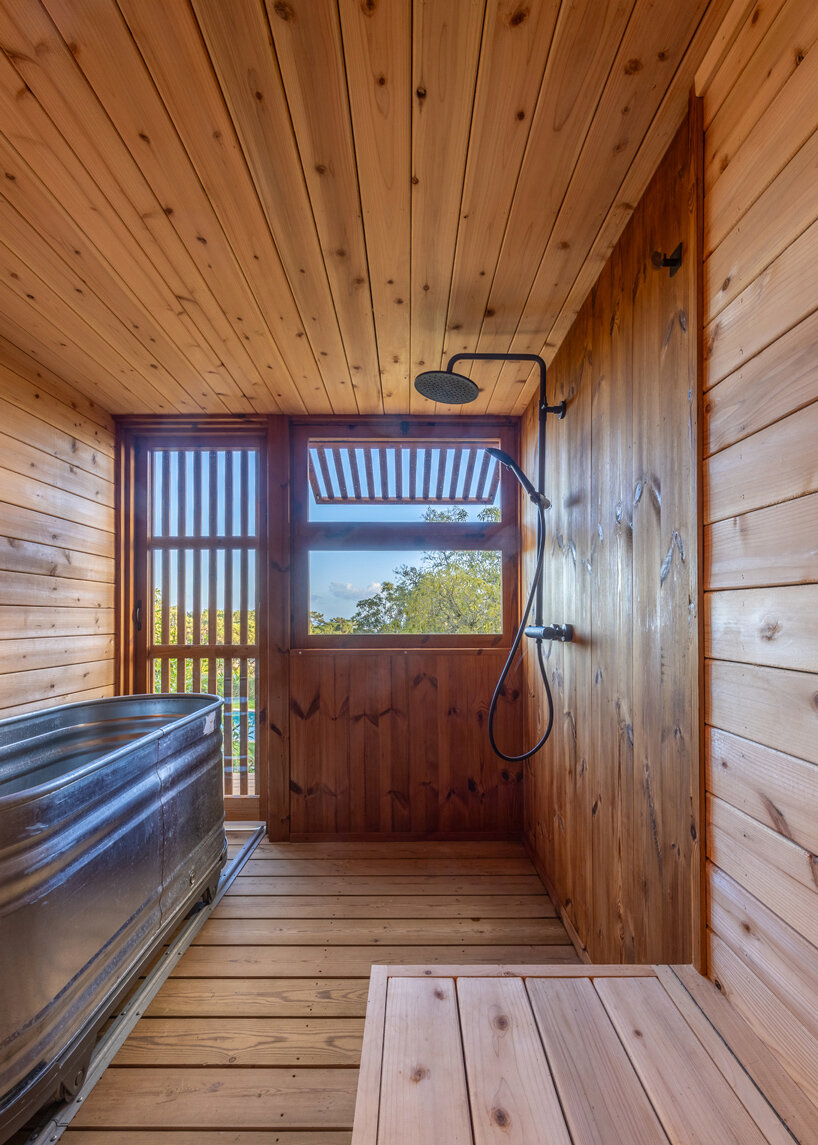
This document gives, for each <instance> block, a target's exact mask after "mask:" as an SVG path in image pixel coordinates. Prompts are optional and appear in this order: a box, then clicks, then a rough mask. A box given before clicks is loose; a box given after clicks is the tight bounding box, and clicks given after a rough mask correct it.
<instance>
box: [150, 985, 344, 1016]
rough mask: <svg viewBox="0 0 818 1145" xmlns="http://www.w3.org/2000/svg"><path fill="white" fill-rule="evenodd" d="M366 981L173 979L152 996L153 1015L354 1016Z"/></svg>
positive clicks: (151, 1012)
mask: <svg viewBox="0 0 818 1145" xmlns="http://www.w3.org/2000/svg"><path fill="white" fill-rule="evenodd" d="M366 995H367V983H366V980H365V979H360V978H320V979H319V978H269V979H266V980H265V979H260V978H218V977H217V978H179V979H169V980H168V981H167V982H166V983H165V985H164V986H163V987H162V990H161V992H160V993H159V994H157V996H156V997H155V998H154V1000H153V1002H151V1005H150V1007H149V1009H148V1010H147V1015H148V1017H154V1018H187V1017H206V1018H211V1019H219V1018H296V1017H315V1018H360V1017H363V1015H364V1013H365V1011H366Z"/></svg>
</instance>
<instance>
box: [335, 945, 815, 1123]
mask: <svg viewBox="0 0 818 1145" xmlns="http://www.w3.org/2000/svg"><path fill="white" fill-rule="evenodd" d="M725 1007H726V1008H727V1010H728V1011H729V1010H730V1009H731V1007H730V1005H729V1003H727V1002H726V1001H725V999H724V998H723V997H722V996H721V995H720V994H719V991H718V990H717V989H716V987H715V986H713V984H712V983H710V982H708V981H707V980H706V979H703V978H701V977H700V976H699V975H697V974H696V972H695V970H693V968H692V967H689V966H688V967H670V966H656V967H649V966H641V967H638V966H637V967H634V966H629V967H623V966H612V967H603V966H562V967H559V966H544V967H516V968H509V967H507V966H505V967H495V968H491V967H487V966H474V967H464V966H458V967H448V968H446V967H436V968H432V969H431V970H430V969H429V968H428V967H397V966H395V967H377V968H376V970H375V971H374V972H373V975H372V983H371V988H370V997H369V1006H368V1011H367V1019H366V1035H365V1041H364V1051H363V1061H362V1064H361V1084H360V1088H359V1093H358V1103H357V1108H356V1112H355V1129H354V1134H353V1143H354V1145H418V1143H419V1142H425V1143H427V1145H499V1143H500V1142H505V1143H506V1145H668V1142H671V1143H672V1145H706V1143H710V1142H712V1143H713V1145H795V1142H800V1143H801V1145H807V1143H808V1142H814V1141H815V1137H816V1133H818V1123H816V1120H815V1117H814V1114H815V1109H814V1107H812V1106H810V1103H809V1102H808V1101H807V1100H806V1098H805V1096H804V1094H803V1093H801V1092H800V1091H799V1090H798V1087H797V1086H796V1085H795V1084H794V1082H793V1080H792V1079H791V1078H789V1077H787V1076H786V1075H784V1071H783V1070H782V1069H781V1066H780V1064H779V1065H777V1066H776V1065H775V1064H774V1065H773V1066H772V1069H771V1068H770V1064H769V1060H768V1059H769V1058H770V1055H769V1052H768V1051H766V1055H765V1047H764V1046H763V1045H762V1044H761V1043H760V1042H759V1040H758V1039H757V1038H755V1037H754V1035H753V1033H752V1031H751V1030H750V1029H749V1027H744V1029H743V1030H742V1029H741V1028H740V1026H737V1025H736V1019H737V1020H738V1022H739V1023H741V1019H740V1018H739V1017H738V1015H737V1014H734V1015H733V1016H732V1017H731V1016H729V1015H725ZM728 1031H730V1033H731V1034H732V1038H731V1040H732V1045H731V1042H730V1040H728V1037H727V1036H726V1035H727V1033H728ZM810 1110H811V1111H812V1113H810Z"/></svg>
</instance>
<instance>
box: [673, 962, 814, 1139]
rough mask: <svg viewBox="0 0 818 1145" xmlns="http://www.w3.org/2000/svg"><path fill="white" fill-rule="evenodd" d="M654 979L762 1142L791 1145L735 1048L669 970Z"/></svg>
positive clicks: (778, 1116) (786, 1129)
mask: <svg viewBox="0 0 818 1145" xmlns="http://www.w3.org/2000/svg"><path fill="white" fill-rule="evenodd" d="M689 969H692V967H691V968H689ZM656 976H657V977H658V979H659V981H660V982H661V983H662V985H663V986H664V988H665V992H666V993H667V994H668V996H669V997H670V998H671V1000H672V1001H673V1004H674V1005H675V1006H676V1009H677V1010H678V1011H679V1013H680V1014H681V1015H682V1017H683V1018H684V1019H685V1021H686V1022H687V1024H688V1026H689V1027H690V1029H691V1030H692V1031H693V1033H694V1034H695V1035H696V1037H697V1038H698V1040H699V1041H700V1042H701V1044H702V1045H703V1046H704V1048H705V1049H706V1050H707V1052H708V1054H709V1055H710V1057H711V1059H712V1060H713V1062H714V1064H715V1065H716V1066H717V1068H718V1069H719V1071H720V1073H721V1074H722V1076H723V1077H724V1079H725V1081H726V1082H727V1083H728V1085H729V1086H730V1088H731V1089H732V1090H733V1092H734V1093H735V1095H736V1097H737V1098H738V1099H739V1101H740V1102H741V1104H742V1105H743V1106H744V1108H745V1109H746V1110H747V1112H748V1113H749V1114H750V1116H751V1117H752V1119H753V1121H754V1122H755V1123H756V1125H757V1126H758V1127H759V1128H760V1129H761V1132H762V1134H763V1135H764V1138H765V1140H766V1141H767V1142H769V1145H791V1142H792V1137H791V1135H790V1130H789V1129H788V1128H787V1126H786V1125H785V1124H784V1123H783V1122H782V1119H781V1117H780V1115H779V1113H778V1111H777V1108H776V1107H774V1106H773V1105H772V1104H771V1103H770V1101H769V1100H768V1098H767V1097H766V1096H765V1094H764V1092H763V1091H762V1090H760V1089H759V1088H758V1086H757V1084H756V1082H755V1081H754V1080H753V1078H752V1077H750V1076H748V1072H747V1068H746V1065H745V1062H744V1059H743V1058H742V1059H741V1060H739V1059H737V1049H735V1048H733V1046H732V1044H731V1043H730V1042H725V1040H724V1037H723V1035H722V1034H720V1033H719V1032H718V1031H717V1030H716V1029H714V1028H713V1026H712V1025H711V1022H710V1020H709V1019H708V1017H707V1016H706V1013H705V1012H703V1010H702V1009H701V1008H700V1005H699V1004H697V1002H696V1001H695V1000H694V998H693V997H692V996H691V994H689V993H688V991H687V990H686V989H685V987H684V986H683V985H682V983H681V982H680V980H679V978H677V976H676V974H675V973H674V972H673V970H672V969H671V967H669V966H657V967H656ZM699 981H700V982H701V983H702V986H703V987H704V989H705V990H707V991H708V993H711V994H715V995H716V999H717V1000H719V1001H723V999H721V997H720V995H719V993H718V991H717V990H715V989H714V988H713V986H712V984H711V983H707V985H706V986H705V981H706V980H705V979H701V978H700V979H699ZM701 992H702V993H703V992H704V991H703V990H702V991H701ZM736 1021H737V1023H740V1022H741V1018H740V1016H739V1015H736ZM737 1032H738V1031H737V1029H736V1028H734V1030H733V1033H737ZM748 1032H749V1031H748ZM741 1050H742V1052H743V1053H746V1052H747V1046H746V1042H745V1044H744V1045H742V1047H741Z"/></svg>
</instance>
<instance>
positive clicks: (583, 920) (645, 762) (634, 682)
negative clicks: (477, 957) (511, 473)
mask: <svg viewBox="0 0 818 1145" xmlns="http://www.w3.org/2000/svg"><path fill="white" fill-rule="evenodd" d="M699 116H700V107H699V105H698V104H693V105H692V108H691V112H690V117H689V122H688V123H686V124H684V125H683V126H682V128H681V129H680V131H679V132H678V134H677V136H676V138H675V140H674V141H673V143H672V145H671V148H670V150H669V151H668V153H667V155H666V156H665V158H664V160H663V161H662V164H661V165H660V167H659V170H658V171H657V173H656V175H655V177H654V179H653V182H652V183H651V185H650V187H649V188H648V191H647V192H646V194H645V196H644V198H643V199H642V200H641V202H640V203H639V205H638V206H637V208H636V211H635V213H634V216H633V219H632V221H631V222H630V223H629V225H628V227H627V229H626V230H625V232H624V234H623V236H622V238H621V239H620V241H619V243H618V245H617V247H616V248H615V250H614V252H613V255H612V257H611V259H610V260H609V262H608V263H607V264H606V266H605V267H604V269H603V271H602V273H601V275H600V278H599V280H598V281H597V284H596V286H595V287H594V289H593V291H592V292H591V294H590V295H589V297H588V298H587V300H586V302H585V304H584V306H583V307H582V310H581V311H580V313H579V316H578V317H577V320H576V321H575V323H574V325H573V326H572V328H571V330H570V332H569V334H568V336H567V338H566V340H565V341H564V342H563V344H562V346H561V348H560V350H559V352H558V353H557V356H556V358H555V360H554V363H553V365H552V367H551V369H550V371H549V380H548V386H549V400H550V401H552V402H558V401H561V400H563V399H565V400H566V401H567V403H568V412H567V415H566V417H565V420H564V421H557V419H556V418H550V419H549V422H548V460H547V482H546V493H547V494H548V496H549V497H550V498H551V499H552V500H553V506H552V508H551V509H550V510H549V513H548V523H547V528H548V533H547V549H546V558H545V570H546V571H545V621H546V623H552V622H558V623H562V622H569V623H571V624H573V625H574V626H575V630H576V642H575V643H573V644H567V645H551V646H550V648H549V650H548V660H547V666H548V674H549V679H550V683H551V687H552V690H553V694H554V708H555V715H554V732H553V735H552V738H551V740H550V741H549V743H548V745H547V746H546V748H545V750H544V751H543V752H541V753H539V754H538V755H537V756H535V757H534V759H533V761H531V763H529V764H528V765H527V770H526V778H525V830H526V836H527V839H528V842H529V845H530V847H531V848H532V849H533V850H534V852H535V854H536V856H537V858H538V860H539V862H540V865H541V868H542V869H543V870H544V871H545V873H546V874H547V876H548V878H549V879H550V880H551V883H552V885H553V888H554V890H555V892H556V895H557V897H558V898H559V899H560V901H561V903H562V906H563V908H564V910H565V912H566V914H567V916H568V918H569V919H570V921H571V923H572V924H573V926H574V927H575V929H576V932H577V933H578V935H579V938H580V940H581V941H582V942H583V943H584V944H585V946H586V947H587V949H588V952H589V954H590V957H591V959H592V960H593V961H594V962H628V961H633V962H652V961H655V962H674V961H676V962H689V961H690V960H691V958H692V956H693V936H694V933H695V930H696V920H697V918H698V914H697V912H698V911H699V903H700V897H701V895H700V888H701V881H702V880H701V871H700V866H701V856H700V848H699V839H700V832H701V823H700V808H699V790H700V782H699V730H698V728H699V725H698V720H697V711H698V660H699V653H698V642H699V641H698V614H697V613H698V610H697V607H696V604H697V592H698V570H697V550H698V545H697V518H696V496H697V485H696V470H697V466H696V434H697V409H696V402H697V396H696V395H697V386H696V376H697V356H698V350H699V343H698V339H697V337H696V323H697V321H698V314H697V311H698V304H697V274H696V265H697V229H696V228H697V217H698V212H697V209H696V206H697V202H698V197H699V196H698V194H697V171H698V169H699V166H700V164H699V163H698V162H697V158H698V155H699V153H700V142H701V130H700V121H699ZM679 242H682V243H683V250H684V255H683V263H682V267H681V270H680V271H679V272H678V273H677V274H676V275H675V276H674V277H673V278H671V277H670V275H669V273H668V271H667V270H666V269H663V268H657V267H656V266H654V265H653V262H652V255H653V252H654V251H659V252H662V253H665V254H668V253H670V252H671V251H673V250H674V248H675V247H676V245H677V244H678V243H679ZM536 439H537V417H536V409H535V407H534V406H533V405H532V406H531V407H529V409H528V411H527V414H526V416H525V419H524V425H523V440H524V443H525V444H524V455H525V460H526V466H527V469H528V471H529V472H534V471H535V458H536ZM524 549H525V553H526V563H527V574H528V576H530V574H531V570H532V565H533V560H534V549H535V537H534V532H533V520H532V519H531V514H530V513H529V514H528V522H527V532H526V534H525V536H524ZM526 688H527V694H528V730H527V741H528V742H529V743H531V742H535V740H536V737H537V736H538V735H540V734H541V731H542V728H543V726H544V722H545V719H546V705H545V698H544V694H543V689H542V686H541V683H540V677H539V672H538V670H537V666H536V661H535V659H534V656H533V653H532V648H531V646H530V645H529V646H528V648H527V659H526Z"/></svg>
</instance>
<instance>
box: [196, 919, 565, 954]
mask: <svg viewBox="0 0 818 1145" xmlns="http://www.w3.org/2000/svg"><path fill="white" fill-rule="evenodd" d="M375 913H377V911H376V912H375ZM196 941H197V943H198V944H199V945H207V946H241V945H248V946H286V945H296V946H304V945H315V946H320V945H322V944H323V943H326V942H334V943H337V944H338V945H339V946H342V945H347V944H349V945H356V944H359V943H371V944H372V945H373V946H376V945H378V944H380V943H381V942H389V943H392V944H399V945H404V946H412V945H413V944H418V945H421V946H433V945H434V944H435V943H436V942H441V943H445V944H448V945H450V944H452V943H463V944H469V943H475V944H477V945H485V944H486V943H489V942H496V941H499V942H502V943H503V944H504V945H508V944H509V943H515V942H519V943H520V944H522V945H525V944H529V943H547V942H555V943H558V944H561V943H564V942H565V928H564V927H563V925H562V922H561V921H560V920H559V919H558V918H538V919H516V918H514V917H513V916H512V915H510V914H508V915H506V917H505V918H487V919H479V918H478V919H474V918H446V919H443V918H423V919H415V918H406V919H401V918H388V919H384V920H383V921H381V920H376V919H372V918H367V919H364V918H352V919H337V918H322V919H297V918H288V919H271V918H270V919H268V918H261V919H256V918H219V919H215V918H214V919H213V920H212V925H211V926H209V927H208V931H207V934H206V935H205V936H204V937H203V938H201V939H197V940H196Z"/></svg>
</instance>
